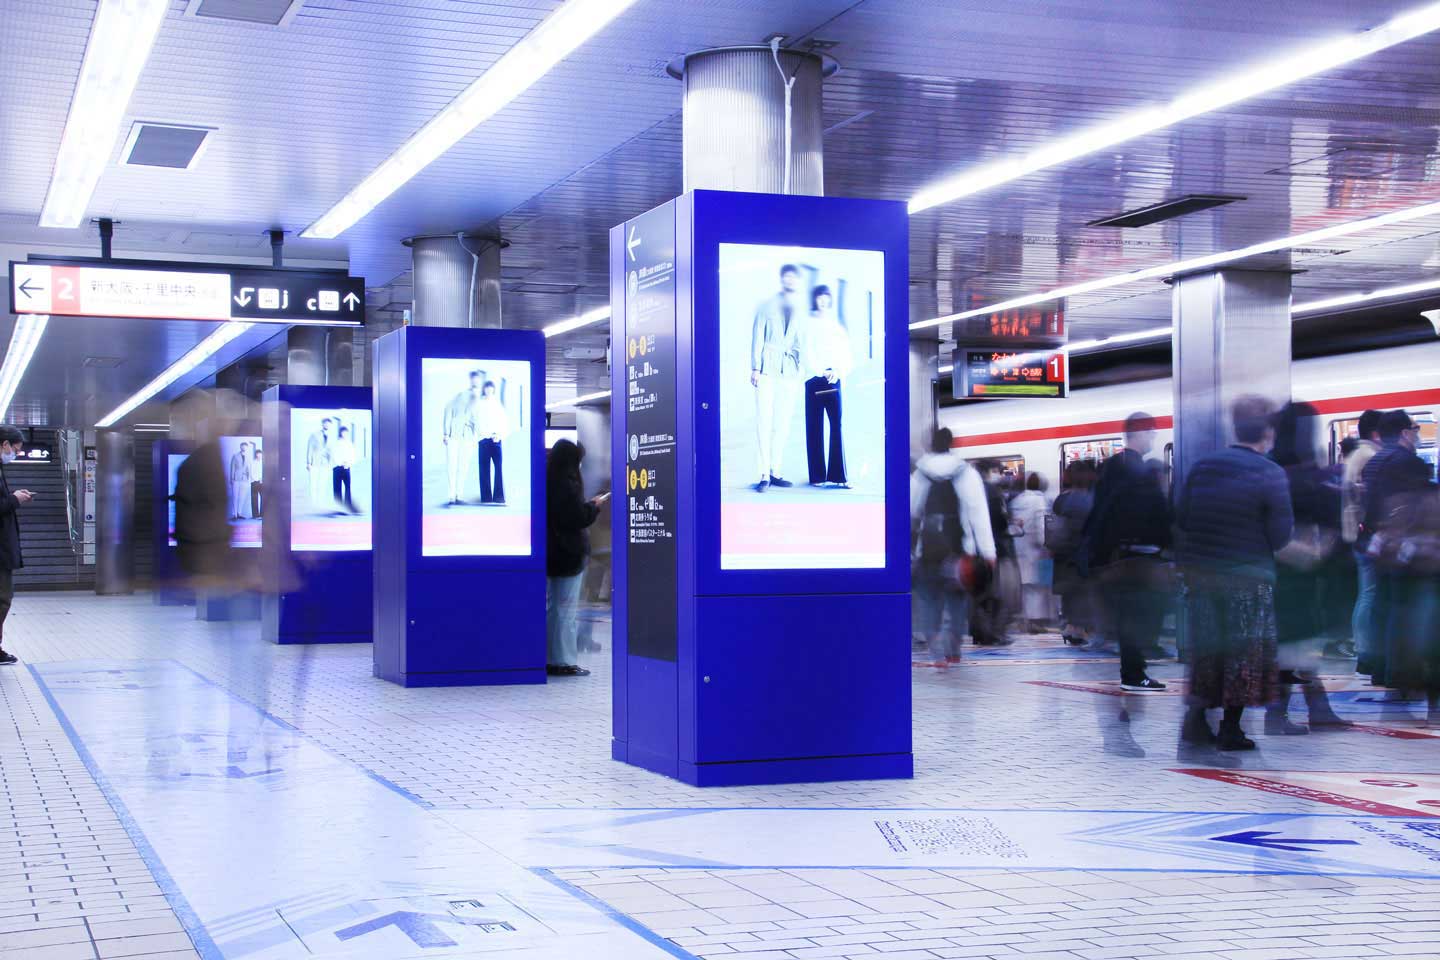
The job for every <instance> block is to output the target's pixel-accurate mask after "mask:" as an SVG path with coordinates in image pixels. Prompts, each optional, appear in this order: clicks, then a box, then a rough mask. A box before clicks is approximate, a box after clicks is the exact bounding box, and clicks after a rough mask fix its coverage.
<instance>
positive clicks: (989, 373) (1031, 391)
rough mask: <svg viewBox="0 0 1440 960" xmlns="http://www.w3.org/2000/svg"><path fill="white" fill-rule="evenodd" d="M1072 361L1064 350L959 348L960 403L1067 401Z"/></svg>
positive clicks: (955, 374)
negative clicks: (1036, 399) (1035, 399)
mask: <svg viewBox="0 0 1440 960" xmlns="http://www.w3.org/2000/svg"><path fill="white" fill-rule="evenodd" d="M1069 361H1070V358H1069V355H1068V354H1067V353H1066V352H1065V349H1064V348H1063V347H1056V348H1040V349H1029V350H1015V349H995V348H981V347H956V348H955V361H954V363H955V369H954V371H953V374H952V378H953V380H954V384H955V390H954V394H955V398H956V399H957V400H974V399H1014V398H1020V397H1065V396H1068V395H1069V393H1070V362H1069Z"/></svg>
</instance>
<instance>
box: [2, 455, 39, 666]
mask: <svg viewBox="0 0 1440 960" xmlns="http://www.w3.org/2000/svg"><path fill="white" fill-rule="evenodd" d="M24 444H25V436H24V434H22V433H21V432H20V431H19V430H17V429H16V428H14V427H11V426H0V666H4V665H8V664H12V663H16V662H18V660H19V658H18V657H16V656H15V655H14V654H11V653H6V652H5V649H4V647H5V618H6V617H7V616H9V615H10V604H11V602H12V601H13V600H14V599H15V571H16V570H19V569H20V568H21V567H23V566H25V561H24V558H23V557H21V555H20V518H19V512H20V508H21V507H22V506H24V505H25V504H27V503H29V502H30V501H31V500H33V499H34V497H35V494H33V493H31V492H30V491H29V490H11V489H10V478H9V477H7V476H6V475H5V468H4V466H3V464H8V463H10V462H11V461H12V460H14V459H15V457H16V456H18V455H19V453H20V449H21V447H23V446H24Z"/></svg>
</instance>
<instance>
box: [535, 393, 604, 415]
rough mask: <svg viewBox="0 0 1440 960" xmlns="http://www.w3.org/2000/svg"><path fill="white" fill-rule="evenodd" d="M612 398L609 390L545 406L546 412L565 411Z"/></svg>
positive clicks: (557, 401)
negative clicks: (583, 404)
mask: <svg viewBox="0 0 1440 960" xmlns="http://www.w3.org/2000/svg"><path fill="white" fill-rule="evenodd" d="M609 396H610V391H609V390H601V391H599V392H597V393H586V394H581V395H580V396H578V397H571V398H570V399H568V400H556V401H555V402H554V403H547V404H545V409H546V410H564V409H565V408H566V407H578V406H580V404H582V403H593V402H594V401H596V400H604V399H605V398H607V397H609Z"/></svg>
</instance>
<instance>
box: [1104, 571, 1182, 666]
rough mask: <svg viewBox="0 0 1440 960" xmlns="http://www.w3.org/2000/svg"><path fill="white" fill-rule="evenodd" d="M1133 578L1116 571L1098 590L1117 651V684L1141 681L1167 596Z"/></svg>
mask: <svg viewBox="0 0 1440 960" xmlns="http://www.w3.org/2000/svg"><path fill="white" fill-rule="evenodd" d="M1121 562H1122V563H1123V562H1124V561H1121ZM1137 579H1138V578H1132V577H1127V576H1125V575H1124V574H1122V573H1120V572H1119V571H1117V572H1115V573H1112V574H1111V575H1110V576H1109V577H1107V579H1106V581H1105V582H1104V584H1103V586H1102V587H1101V595H1102V596H1103V597H1104V600H1105V620H1106V625H1107V627H1108V628H1109V632H1110V634H1111V636H1113V637H1114V639H1115V643H1116V645H1117V646H1118V647H1119V648H1120V682H1121V683H1139V682H1140V681H1141V680H1144V679H1145V676H1146V673H1147V669H1146V664H1145V651H1146V650H1149V649H1150V648H1151V647H1153V646H1154V645H1155V644H1156V642H1157V641H1158V640H1159V638H1160V627H1161V626H1162V625H1163V624H1164V622H1165V605H1166V603H1167V600H1168V598H1167V596H1166V595H1165V594H1163V593H1161V592H1160V591H1157V590H1154V589H1151V588H1149V587H1148V586H1147V585H1145V584H1144V583H1143V582H1137Z"/></svg>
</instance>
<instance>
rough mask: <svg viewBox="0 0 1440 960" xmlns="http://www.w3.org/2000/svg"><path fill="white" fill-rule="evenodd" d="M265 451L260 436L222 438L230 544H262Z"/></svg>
mask: <svg viewBox="0 0 1440 960" xmlns="http://www.w3.org/2000/svg"><path fill="white" fill-rule="evenodd" d="M264 459H265V454H264V451H263V450H261V443H260V438H259V437H221V438H220V465H221V468H222V469H224V471H225V506H226V514H225V516H226V517H227V518H228V519H229V521H230V546H232V547H257V548H258V547H259V546H260V545H261V533H260V521H261V517H262V516H263V515H264V512H265V497H264V482H263V477H264Z"/></svg>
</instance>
